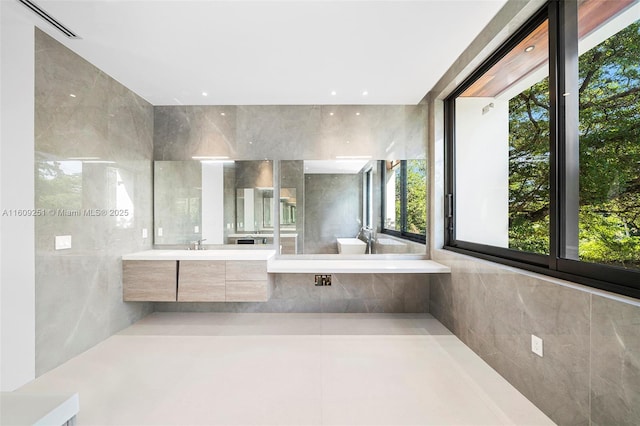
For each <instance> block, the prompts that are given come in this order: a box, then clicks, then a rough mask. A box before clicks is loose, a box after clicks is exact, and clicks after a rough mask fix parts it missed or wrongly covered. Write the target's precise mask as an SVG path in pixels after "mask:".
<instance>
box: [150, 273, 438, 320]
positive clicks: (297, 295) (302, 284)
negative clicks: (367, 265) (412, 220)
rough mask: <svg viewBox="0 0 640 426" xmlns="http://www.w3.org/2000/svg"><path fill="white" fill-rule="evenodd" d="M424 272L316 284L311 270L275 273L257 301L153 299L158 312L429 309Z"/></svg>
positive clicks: (355, 276)
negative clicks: (263, 298) (264, 294)
mask: <svg viewBox="0 0 640 426" xmlns="http://www.w3.org/2000/svg"><path fill="white" fill-rule="evenodd" d="M429 283H430V277H429V275H425V274H333V275H332V283H331V286H330V287H329V286H325V287H316V286H315V285H314V275H313V274H276V281H275V288H274V291H273V294H272V295H271V299H270V300H269V301H267V302H260V303H231V302H230V303H168V302H167V303H164V302H163V303H156V304H155V310H156V311H158V312H331V313H354V312H370V313H376V312H387V313H427V312H429V288H430V285H429Z"/></svg>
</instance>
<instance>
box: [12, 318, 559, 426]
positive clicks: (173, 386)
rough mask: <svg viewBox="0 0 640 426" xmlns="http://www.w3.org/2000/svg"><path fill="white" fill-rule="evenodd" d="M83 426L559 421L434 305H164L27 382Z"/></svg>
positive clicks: (509, 423) (482, 423) (32, 388)
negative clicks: (339, 308)
mask: <svg viewBox="0 0 640 426" xmlns="http://www.w3.org/2000/svg"><path fill="white" fill-rule="evenodd" d="M35 391H39V392H75V391H77V392H79V395H80V414H79V415H78V419H77V424H79V425H548V424H553V422H551V420H549V418H547V417H546V416H545V415H544V414H543V413H542V412H541V411H540V410H538V409H537V408H536V407H535V406H534V405H533V404H531V403H530V402H529V401H528V400H527V399H526V398H524V397H523V396H522V395H521V394H520V393H519V392H518V391H517V390H516V389H515V388H513V387H512V386H511V385H509V383H507V382H506V381H505V380H504V379H503V378H502V377H500V376H499V375H498V374H497V373H496V372H495V371H494V370H492V369H491V368H490V367H489V366H488V365H487V364H485V363H484V362H483V361H482V360H481V359H480V358H479V357H478V356H477V355H475V354H474V353H473V352H472V351H471V350H470V349H469V348H467V347H466V346H465V345H464V344H463V343H462V342H461V341H460V340H459V339H458V338H457V337H455V336H454V335H452V334H451V333H450V332H449V331H448V330H447V329H446V328H444V327H443V326H442V324H440V323H439V322H438V321H437V320H435V319H434V318H433V317H432V316H431V315H428V314H226V313H225V314H219V313H154V314H152V315H149V316H148V317H146V318H144V319H142V320H141V321H139V322H137V323H136V324H134V325H132V326H131V327H129V328H127V329H125V330H123V331H122V332H121V333H119V334H117V335H114V336H111V337H110V338H108V339H107V340H105V341H104V342H102V343H100V344H99V345H97V346H95V347H93V348H92V349H90V350H88V351H87V352H85V353H83V354H81V355H79V356H77V357H75V358H73V359H71V360H70V361H68V362H66V363H65V364H63V365H61V366H60V367H58V368H56V369H54V370H52V371H50V372H48V373H46V374H44V375H42V376H41V377H39V378H38V379H36V380H35V381H34V382H32V383H30V384H28V385H26V386H24V387H23V388H21V389H20V390H19V392H35Z"/></svg>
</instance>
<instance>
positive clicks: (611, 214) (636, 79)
mask: <svg viewBox="0 0 640 426" xmlns="http://www.w3.org/2000/svg"><path fill="white" fill-rule="evenodd" d="M579 73H580V74H579V100H580V128H579V132H580V219H579V222H580V229H579V240H580V244H579V255H580V258H581V259H582V260H585V261H589V262H598V263H605V264H611V265H617V266H622V267H631V268H640V21H639V22H635V23H633V24H632V25H630V26H628V27H627V28H625V29H624V30H622V31H620V32H619V33H617V34H615V35H614V36H612V37H610V38H609V39H607V40H605V41H604V42H602V43H601V44H599V45H598V46H596V47H594V48H593V49H591V50H589V51H588V52H585V53H584V54H583V55H582V56H581V57H580V60H579ZM548 93H549V91H548V80H546V79H545V80H544V81H542V82H540V83H538V84H535V85H534V86H532V87H531V88H530V89H528V90H526V91H524V92H523V93H521V94H520V95H518V96H516V97H515V98H514V99H512V100H511V101H510V105H509V107H510V123H509V125H510V141H509V142H510V164H509V169H510V170H509V171H510V177H511V178H510V182H509V199H510V211H509V215H510V218H509V219H510V246H511V247H513V248H517V249H521V250H527V251H533V252H538V253H546V252H548V226H549V225H548V223H549V173H548V171H549V163H548V153H549V118H548V117H549V114H548V111H549V108H548V107H549V99H548Z"/></svg>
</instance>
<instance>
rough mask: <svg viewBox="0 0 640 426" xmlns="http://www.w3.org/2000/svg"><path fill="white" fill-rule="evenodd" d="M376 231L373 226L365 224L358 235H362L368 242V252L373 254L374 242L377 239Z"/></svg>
mask: <svg viewBox="0 0 640 426" xmlns="http://www.w3.org/2000/svg"><path fill="white" fill-rule="evenodd" d="M375 232H376V231H375V230H374V229H373V227H369V226H363V227H362V228H360V232H359V233H358V237H360V236H362V238H363V239H364V240H365V242H366V243H367V253H369V254H373V242H374V240H375V239H376V236H375Z"/></svg>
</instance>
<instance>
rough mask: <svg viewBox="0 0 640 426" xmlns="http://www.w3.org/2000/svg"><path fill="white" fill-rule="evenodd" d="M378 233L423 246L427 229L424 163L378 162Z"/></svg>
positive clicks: (423, 161)
mask: <svg viewBox="0 0 640 426" xmlns="http://www.w3.org/2000/svg"><path fill="white" fill-rule="evenodd" d="M382 166H383V167H382V171H383V173H382V180H383V185H382V191H383V203H382V217H383V219H384V220H383V226H382V232H384V233H388V234H392V235H396V236H399V237H402V238H406V239H410V240H413V241H418V242H422V243H424V242H425V241H426V229H427V162H426V160H396V161H383V162H382Z"/></svg>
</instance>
